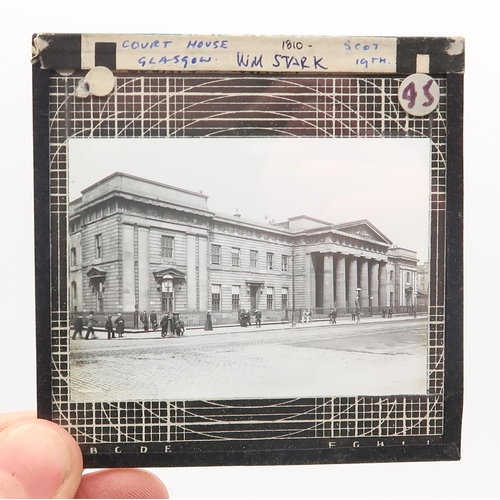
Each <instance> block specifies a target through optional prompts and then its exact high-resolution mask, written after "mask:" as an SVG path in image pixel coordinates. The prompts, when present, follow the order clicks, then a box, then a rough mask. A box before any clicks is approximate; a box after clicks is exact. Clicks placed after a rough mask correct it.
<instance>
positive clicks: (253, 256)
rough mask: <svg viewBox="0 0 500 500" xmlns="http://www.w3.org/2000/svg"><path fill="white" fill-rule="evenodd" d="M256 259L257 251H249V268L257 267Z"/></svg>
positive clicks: (257, 256)
mask: <svg viewBox="0 0 500 500" xmlns="http://www.w3.org/2000/svg"><path fill="white" fill-rule="evenodd" d="M258 258H259V254H258V253H257V250H250V267H257V261H258Z"/></svg>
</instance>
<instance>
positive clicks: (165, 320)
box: [160, 314, 170, 339]
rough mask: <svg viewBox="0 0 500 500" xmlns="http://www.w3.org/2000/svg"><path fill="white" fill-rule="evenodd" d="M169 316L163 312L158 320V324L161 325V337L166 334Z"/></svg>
mask: <svg viewBox="0 0 500 500" xmlns="http://www.w3.org/2000/svg"><path fill="white" fill-rule="evenodd" d="M169 321H170V320H169V318H168V316H167V314H164V315H163V317H162V318H161V321H160V326H161V338H162V339H164V338H165V337H166V336H167V334H168V324H169Z"/></svg>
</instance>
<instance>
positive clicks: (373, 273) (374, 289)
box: [370, 261, 379, 307]
mask: <svg viewBox="0 0 500 500" xmlns="http://www.w3.org/2000/svg"><path fill="white" fill-rule="evenodd" d="M378 267H379V266H378V262H374V261H372V262H371V268H370V296H371V297H373V300H372V307H378V272H379V271H378Z"/></svg>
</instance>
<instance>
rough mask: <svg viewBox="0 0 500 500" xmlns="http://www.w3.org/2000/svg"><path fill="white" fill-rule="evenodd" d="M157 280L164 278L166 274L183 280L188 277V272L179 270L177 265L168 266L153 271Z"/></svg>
mask: <svg viewBox="0 0 500 500" xmlns="http://www.w3.org/2000/svg"><path fill="white" fill-rule="evenodd" d="M153 276H154V277H155V279H156V280H162V279H163V278H164V277H165V276H171V277H172V279H174V280H183V279H185V278H186V273H184V272H182V271H179V270H178V269H176V268H175V267H166V268H164V269H158V270H157V271H154V272H153Z"/></svg>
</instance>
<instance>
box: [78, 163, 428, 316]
mask: <svg viewBox="0 0 500 500" xmlns="http://www.w3.org/2000/svg"><path fill="white" fill-rule="evenodd" d="M81 195H82V196H81V197H80V198H78V199H76V200H74V201H73V202H71V203H70V220H69V234H70V237H69V240H70V245H69V247H70V248H69V252H70V255H69V259H70V307H71V311H72V312H83V313H86V312H89V311H91V310H93V311H95V312H96V313H97V314H116V313H118V312H121V313H122V314H124V315H127V316H128V315H132V314H133V312H134V309H136V308H137V309H138V310H140V311H144V310H146V311H148V312H151V311H153V310H154V311H156V312H157V313H162V312H168V311H170V312H179V313H180V314H182V315H183V317H184V318H185V319H186V320H187V321H188V323H191V324H196V323H201V322H202V321H203V318H204V316H205V314H206V311H207V310H211V311H212V316H213V317H214V320H215V321H216V322H220V323H222V322H229V321H235V320H236V317H237V312H238V310H240V309H251V310H252V311H253V310H255V309H260V310H261V311H262V312H263V317H264V319H266V318H267V319H283V318H286V317H288V315H289V314H290V313H291V311H292V309H293V310H296V311H298V310H300V309H301V308H310V309H313V310H314V311H315V312H316V314H327V313H328V311H329V309H330V308H331V307H332V306H333V305H335V306H336V307H337V309H338V311H339V314H342V313H347V312H349V310H351V309H352V308H353V307H354V303H355V300H356V297H357V296H359V297H360V301H361V306H362V308H363V311H364V312H365V313H374V312H379V311H380V310H381V309H382V308H384V307H389V306H391V307H393V308H394V309H395V310H396V311H398V310H401V311H402V310H408V308H410V307H412V306H413V305H415V304H416V293H417V262H418V260H417V255H416V252H414V251H412V250H407V249H403V248H399V247H396V246H394V245H393V244H392V242H391V241H390V240H389V239H388V238H387V237H386V236H385V235H384V234H383V233H382V232H381V231H379V230H378V229H377V228H376V227H375V226H373V225H372V224H371V223H370V222H369V221H368V220H358V221H354V222H349V223H343V224H332V223H330V222H327V221H323V220H318V219H315V218H312V217H308V216H306V215H300V216H295V217H291V218H289V219H288V220H287V221H285V222H282V223H277V224H276V223H272V224H262V223H257V222H252V221H248V220H244V219H243V218H241V216H240V215H239V214H236V215H234V216H232V215H230V216H228V215H222V214H217V213H214V212H212V211H211V210H210V209H209V206H208V196H206V195H204V194H201V193H195V192H191V191H187V190H185V189H180V188H177V187H173V186H169V185H165V184H161V183H158V182H155V181H151V180H146V179H142V178H139V177H135V176H132V175H128V174H125V173H119V172H117V173H114V174H112V175H109V176H108V177H106V178H104V179H102V180H101V181H99V182H97V183H96V184H93V185H91V186H89V187H88V188H86V189H84V190H83V191H82V193H81Z"/></svg>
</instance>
